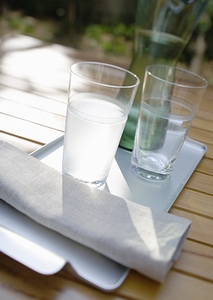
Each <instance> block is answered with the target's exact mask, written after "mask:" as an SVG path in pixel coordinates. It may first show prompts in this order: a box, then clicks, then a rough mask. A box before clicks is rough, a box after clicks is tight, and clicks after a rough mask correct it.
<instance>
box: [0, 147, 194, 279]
mask: <svg viewBox="0 0 213 300" xmlns="http://www.w3.org/2000/svg"><path fill="white" fill-rule="evenodd" d="M159 197H160V195H159ZM0 198H1V199H2V200H4V201H5V202H7V203H8V204H10V205H11V206H13V207H14V208H16V209H17V210H19V211H20V212H22V213H24V214H25V215H27V216H28V217H30V218H32V219H33V220H35V221H36V222H38V223H40V224H42V225H43V226H46V227H48V228H50V229H52V230H54V231H56V232H58V233H60V234H62V235H64V236H66V237H68V238H70V239H72V240H74V241H76V242H79V243H81V244H83V245H85V246H87V247H89V248H92V249H93V250H95V251H97V252H99V253H101V254H103V255H105V256H107V257H108V258H111V259H112V260H114V261H116V262H118V263H120V264H122V265H124V266H126V267H128V268H131V269H134V270H136V271H138V272H140V273H141V274H143V275H145V276H148V277H150V278H152V279H154V280H156V281H159V282H163V281H164V279H165V277H166V274H167V272H168V271H169V269H170V268H171V266H172V265H173V263H174V261H176V260H177V259H178V257H179V255H180V252H181V248H182V246H183V243H184V241H185V239H186V237H187V233H188V230H189V228H190V225H191V221H189V220H187V219H184V218H181V217H177V216H174V215H171V214H169V213H164V212H159V211H154V210H151V209H150V208H148V207H144V206H142V205H140V204H137V203H134V202H131V201H129V200H126V199H122V198H120V197H117V196H114V195H111V194H109V193H108V192H105V191H102V190H99V189H95V188H90V187H89V186H87V185H85V184H83V183H81V182H79V181H77V180H75V179H73V178H71V177H69V176H66V175H63V174H61V173H60V172H58V171H56V170H54V169H52V168H51V167H49V166H47V165H45V164H43V163H42V162H40V161H39V160H37V159H36V158H34V157H31V156H29V155H28V154H26V153H24V152H22V151H21V150H19V149H17V148H15V147H14V146H12V145H10V144H8V143H5V142H0ZM159 201H160V198H159Z"/></svg>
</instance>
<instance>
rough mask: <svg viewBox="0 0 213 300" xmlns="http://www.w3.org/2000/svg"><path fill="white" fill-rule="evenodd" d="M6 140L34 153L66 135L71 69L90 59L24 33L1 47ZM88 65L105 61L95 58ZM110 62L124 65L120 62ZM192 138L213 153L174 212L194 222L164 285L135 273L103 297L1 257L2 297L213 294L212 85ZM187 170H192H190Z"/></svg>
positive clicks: (65, 277) (0, 118)
mask: <svg viewBox="0 0 213 300" xmlns="http://www.w3.org/2000/svg"><path fill="white" fill-rule="evenodd" d="M0 55H1V61H0V79H1V80H0V112H1V114H0V130H1V132H0V139H3V140H5V141H7V142H9V143H11V144H13V145H15V146H17V147H18V148H20V149H22V150H24V151H26V152H28V153H30V152H32V151H33V150H35V149H38V148H39V147H41V146H42V145H44V144H46V143H48V142H50V141H52V140H54V139H56V138H57V137H59V136H61V135H62V134H63V130H64V121H65V112H66V102H67V85H68V79H69V68H70V65H71V64H72V63H73V62H74V61H78V60H84V59H85V54H84V53H81V52H78V51H76V50H74V49H70V48H66V47H63V46H59V45H48V44H45V43H43V42H41V41H39V40H36V39H33V38H30V37H25V36H12V37H10V36H6V37H4V38H3V39H2V40H1V44H0ZM86 58H87V59H90V60H103V61H104V60H106V58H105V57H98V58H97V57H94V55H93V54H89V55H87V57H86ZM111 62H112V63H116V64H122V62H119V61H118V60H117V58H115V60H114V61H113V60H111ZM189 136H190V137H192V138H193V139H196V140H198V141H201V142H203V143H205V144H206V145H207V146H208V151H207V153H206V155H205V157H204V158H203V159H202V161H201V163H200V164H199V166H198V167H197V168H196V170H195V172H194V173H193V175H192V176H191V178H190V179H189V181H188V182H187V184H186V186H185V187H184V189H183V191H182V192H181V194H180V195H179V197H178V198H177V200H176V201H175V203H174V205H173V206H172V208H171V210H170V213H172V214H175V215H178V216H182V217H186V218H188V219H190V220H192V226H191V229H190V232H189V235H188V239H187V241H186V242H185V244H184V247H183V251H182V253H181V256H180V258H179V260H178V261H177V262H176V264H175V265H174V267H173V268H172V270H171V271H170V272H169V274H168V276H167V278H166V280H165V282H164V283H163V284H159V283H156V282H154V281H152V280H150V279H148V278H146V277H144V276H142V275H140V274H138V273H136V272H134V271H131V272H130V274H129V275H128V277H127V279H126V280H125V282H124V283H123V284H122V285H121V286H120V287H119V288H118V289H117V290H115V291H113V292H110V293H104V292H101V291H99V290H97V289H95V288H93V287H91V286H89V285H87V284H85V283H83V282H81V281H80V280H78V279H77V278H75V277H74V276H73V275H71V274H70V273H68V272H67V271H66V270H62V271H60V272H59V273H57V274H56V275H54V276H44V275H40V274H37V273H35V272H33V271H31V270H30V269H28V268H26V267H25V266H23V265H21V264H19V263H17V262H16V261H14V260H12V259H11V258H9V257H7V256H6V255H4V254H2V253H0V299H1V300H3V299H16V300H18V299H22V300H23V299H93V300H94V299H116V300H117V299H163V300H167V299H168V300H170V299H172V300H175V299H178V300H179V299H182V300H184V299H189V300H191V299H192V300H195V299H199V300H201V299H202V300H207V299H212V297H213V233H212V231H213V222H212V220H213V88H212V87H208V89H207V92H206V94H205V97H204V99H203V101H202V104H201V106H200V109H199V111H198V113H197V116H196V118H195V120H194V121H193V125H192V128H191V130H190V133H189ZM186 167H187V166H186Z"/></svg>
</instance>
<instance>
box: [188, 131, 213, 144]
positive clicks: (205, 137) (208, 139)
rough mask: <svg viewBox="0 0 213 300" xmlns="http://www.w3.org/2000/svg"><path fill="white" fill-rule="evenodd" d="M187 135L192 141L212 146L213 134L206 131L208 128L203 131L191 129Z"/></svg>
mask: <svg viewBox="0 0 213 300" xmlns="http://www.w3.org/2000/svg"><path fill="white" fill-rule="evenodd" d="M188 135H189V137H191V138H192V139H195V140H197V141H200V142H202V143H204V144H210V145H213V132H211V131H208V128H207V129H205V130H203V129H200V128H195V127H191V128H190V130H189V134H188Z"/></svg>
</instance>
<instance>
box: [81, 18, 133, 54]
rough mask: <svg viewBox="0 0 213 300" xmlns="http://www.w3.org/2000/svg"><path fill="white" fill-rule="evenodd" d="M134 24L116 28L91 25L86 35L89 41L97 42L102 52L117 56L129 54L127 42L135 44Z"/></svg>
mask: <svg viewBox="0 0 213 300" xmlns="http://www.w3.org/2000/svg"><path fill="white" fill-rule="evenodd" d="M134 28H135V27H134V24H133V25H130V26H127V25H125V24H124V23H119V24H117V25H115V26H108V25H103V24H92V25H89V26H88V27H87V28H86V30H85V32H84V34H85V35H86V37H88V38H89V39H93V40H95V41H96V42H97V43H98V45H99V46H100V47H101V48H102V50H104V51H106V52H111V53H115V54H128V53H129V48H128V47H127V46H126V44H127V42H128V41H130V42H133V38H134Z"/></svg>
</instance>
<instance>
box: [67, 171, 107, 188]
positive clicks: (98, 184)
mask: <svg viewBox="0 0 213 300" xmlns="http://www.w3.org/2000/svg"><path fill="white" fill-rule="evenodd" d="M62 172H63V174H64V175H67V176H70V177H72V178H73V179H75V180H78V181H80V182H82V183H85V184H87V185H88V186H90V187H95V188H99V187H102V186H104V185H105V183H106V179H104V180H96V181H91V182H90V181H85V180H83V179H80V178H77V177H75V176H73V175H71V174H69V173H67V172H66V171H65V170H64V169H62Z"/></svg>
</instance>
